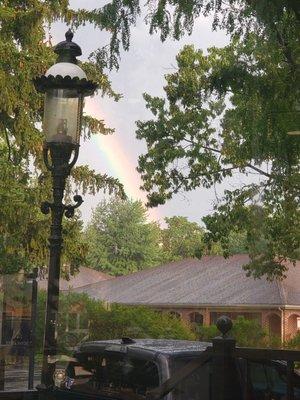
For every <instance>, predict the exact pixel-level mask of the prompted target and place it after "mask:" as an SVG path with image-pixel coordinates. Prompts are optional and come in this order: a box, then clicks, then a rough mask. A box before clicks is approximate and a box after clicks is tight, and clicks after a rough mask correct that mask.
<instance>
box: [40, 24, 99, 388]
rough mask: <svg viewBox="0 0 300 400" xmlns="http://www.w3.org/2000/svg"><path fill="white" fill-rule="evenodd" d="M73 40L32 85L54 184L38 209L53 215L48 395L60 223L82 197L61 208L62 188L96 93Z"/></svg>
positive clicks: (46, 345)
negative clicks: (39, 100)
mask: <svg viewBox="0 0 300 400" xmlns="http://www.w3.org/2000/svg"><path fill="white" fill-rule="evenodd" d="M72 39H73V33H72V32H71V31H70V30H68V32H67V33H66V40H65V41H63V42H60V43H59V44H58V45H57V46H56V47H55V48H54V52H55V53H56V54H58V59H57V63H56V64H54V65H53V66H52V67H51V68H49V69H48V71H47V72H46V74H45V75H43V76H41V77H39V78H36V79H35V80H34V84H35V87H36V89H37V90H38V91H40V92H42V93H45V103H44V121H43V130H44V134H45V142H44V148H43V155H44V161H45V165H46V167H47V169H48V170H49V171H50V172H51V175H52V183H53V202H52V203H49V202H44V203H42V205H41V211H42V212H43V213H44V214H48V213H49V212H50V211H51V217H52V218H51V220H52V223H51V231H50V232H51V233H50V237H49V248H50V260H49V269H48V295H47V307H46V320H45V336H44V354H43V366H42V384H41V385H40V386H39V388H40V389H46V390H47V389H51V388H52V386H53V373H54V370H55V364H53V363H50V358H51V356H55V355H56V353H57V339H56V332H57V329H56V327H57V316H58V304H59V277H60V255H61V249H62V243H63V239H62V218H63V215H65V216H66V217H67V218H71V217H72V216H73V215H74V210H75V208H77V207H79V206H80V205H81V203H82V202H83V200H82V198H81V196H78V195H77V196H74V201H75V205H65V204H64V203H63V197H64V190H65V184H66V179H67V177H68V176H69V175H70V172H71V169H72V167H73V166H74V165H75V163H76V161H77V158H78V152H79V140H80V131H81V119H82V109H83V99H84V97H85V96H89V95H92V94H93V93H94V91H95V90H96V88H97V85H96V84H95V83H94V82H91V81H88V80H87V79H86V75H85V73H84V71H83V70H82V69H81V68H80V67H79V66H78V65H77V60H76V57H77V56H80V55H81V54H82V53H81V49H80V47H79V46H78V45H77V44H76V43H74V42H72Z"/></svg>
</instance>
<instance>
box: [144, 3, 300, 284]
mask: <svg viewBox="0 0 300 400" xmlns="http://www.w3.org/2000/svg"><path fill="white" fill-rule="evenodd" d="M178 3H180V2H178ZM279 3H280V4H281V5H279ZM284 3H287V2H283V1H282V2H278V3H276V4H274V7H271V9H270V10H269V11H268V17H266V16H265V14H264V12H265V11H263V10H265V8H264V7H265V6H266V3H265V2H264V1H262V2H260V4H261V6H258V5H257V4H256V3H254V4H253V5H249V4H247V5H245V4H244V3H243V2H240V7H239V8H238V9H236V10H235V12H236V13H237V14H238V15H239V18H240V19H238V20H237V21H238V22H237V25H236V26H235V27H233V26H230V24H231V23H230V21H229V19H227V20H226V18H227V17H228V18H229V16H230V14H226V13H225V17H224V18H225V19H224V20H223V23H225V25H226V26H227V28H228V29H229V31H230V32H232V33H238V32H239V35H237V34H234V35H233V36H232V40H231V43H230V44H229V45H228V46H226V47H224V48H222V49H217V48H211V49H208V53H207V55H204V54H203V52H202V51H201V50H195V49H194V47H193V46H185V47H184V48H183V49H182V51H181V52H180V53H179V54H178V56H177V71H175V72H174V73H172V74H169V75H167V76H166V82H167V84H166V86H165V88H164V90H165V95H166V99H160V98H156V97H151V96H150V95H148V94H147V95H145V96H144V98H145V100H146V107H147V108H148V109H149V110H150V111H151V112H152V114H153V118H152V119H150V120H148V121H138V122H137V133H136V134H137V138H138V139H141V140H145V141H146V144H147V152H146V154H144V155H142V156H140V158H139V171H140V173H141V176H142V179H143V187H142V188H143V189H144V190H146V191H147V192H148V195H147V197H148V204H149V205H150V206H156V205H158V204H163V203H165V202H166V201H167V200H168V199H170V198H171V197H172V196H173V194H175V193H178V192H180V191H189V190H193V189H195V188H197V187H203V188H210V187H212V186H214V185H215V184H218V183H223V182H224V183H225V182H226V180H227V178H228V177H231V176H232V175H233V174H234V173H237V172H238V173H239V174H246V175H247V176H249V174H250V173H252V174H256V175H260V179H259V181H258V180H257V179H256V180H255V182H257V183H253V184H251V185H244V186H242V187H240V188H237V189H233V190H230V191H225V193H224V199H223V201H221V202H220V201H219V202H217V204H216V206H215V211H214V213H213V214H212V215H210V216H207V217H206V218H205V219H204V221H205V223H206V225H207V228H208V233H207V235H206V239H207V242H208V243H210V244H211V243H212V242H217V243H220V244H221V246H222V248H223V252H224V255H225V256H227V255H229V254H230V252H231V251H230V249H229V248H230V245H229V241H230V240H229V238H230V237H231V236H232V235H245V237H246V240H247V245H246V248H245V250H247V252H249V254H250V256H251V258H252V262H251V263H250V264H249V266H247V267H246V269H247V272H248V273H249V274H253V275H254V276H255V277H259V276H261V275H264V274H266V275H267V276H268V277H269V278H270V279H273V278H276V277H280V276H282V275H283V274H284V271H285V266H284V265H285V261H287V260H290V261H292V262H294V261H295V260H296V259H297V257H299V248H300V235H299V232H300V230H299V221H300V210H299V203H300V202H299V189H300V186H299V154H300V141H299V140H297V138H296V137H288V136H287V132H288V131H290V130H295V129H296V126H298V125H299V124H300V119H299V118H300V114H299V112H298V111H297V110H298V108H297V107H298V106H297V104H298V101H299V100H297V99H299V94H298V92H299V72H300V65H299V40H298V39H299V38H298V34H297V29H298V30H299V20H298V17H297V15H298V14H297V13H296V11H295V10H294V9H293V8H291V4H290V3H289V4H286V8H284V6H283V4H284ZM262 4H263V5H264V6H263V5H262ZM235 5H236V2H235V1H231V2H230V3H229V5H228V7H229V9H230V10H231V11H230V12H233V11H234V6H235ZM216 7H217V6H216ZM219 7H221V8H222V5H221V4H219ZM208 8H209V11H210V7H208ZM221 8H219V11H220V9H221ZM270 13H274V14H273V17H274V21H277V22H276V24H274V23H273V20H272V19H271V18H269V14H270ZM242 16H244V17H246V19H245V20H242V19H241V18H242ZM288 16H289V17H290V20H289V22H288ZM228 24H229V25H228ZM238 25H239V26H238ZM297 38H298V39H297ZM292 126H294V128H292ZM299 127H300V125H299ZM299 127H298V128H299ZM298 128H297V129H298Z"/></svg>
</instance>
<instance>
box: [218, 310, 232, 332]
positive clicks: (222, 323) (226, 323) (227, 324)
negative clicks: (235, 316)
mask: <svg viewBox="0 0 300 400" xmlns="http://www.w3.org/2000/svg"><path fill="white" fill-rule="evenodd" d="M216 325H217V328H218V329H219V331H220V332H221V333H222V336H223V337H226V336H227V334H228V332H229V331H230V330H231V329H232V326H233V324H232V321H231V319H230V318H229V317H227V315H222V316H221V317H220V318H218V320H217V324H216Z"/></svg>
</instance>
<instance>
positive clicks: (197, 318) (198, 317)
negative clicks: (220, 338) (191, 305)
mask: <svg viewBox="0 0 300 400" xmlns="http://www.w3.org/2000/svg"><path fill="white" fill-rule="evenodd" d="M189 318H190V322H191V323H192V324H199V325H203V315H202V314H200V313H198V312H193V313H191V314H190V315H189Z"/></svg>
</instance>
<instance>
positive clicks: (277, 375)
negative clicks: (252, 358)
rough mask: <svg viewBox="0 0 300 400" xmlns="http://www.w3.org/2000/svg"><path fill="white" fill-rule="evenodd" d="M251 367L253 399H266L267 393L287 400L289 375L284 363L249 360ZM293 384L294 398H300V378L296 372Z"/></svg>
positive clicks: (281, 399) (299, 399) (280, 399)
mask: <svg viewBox="0 0 300 400" xmlns="http://www.w3.org/2000/svg"><path fill="white" fill-rule="evenodd" d="M249 369H250V371H249V372H250V373H249V377H250V384H251V387H252V398H253V400H261V399H264V398H265V396H267V395H269V396H273V397H274V398H275V399H278V400H286V394H287V376H286V367H285V366H284V365H276V364H264V363H260V362H249ZM293 384H294V398H295V400H300V378H299V376H298V375H296V374H294V375H293ZM251 400H252V399H251Z"/></svg>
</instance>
